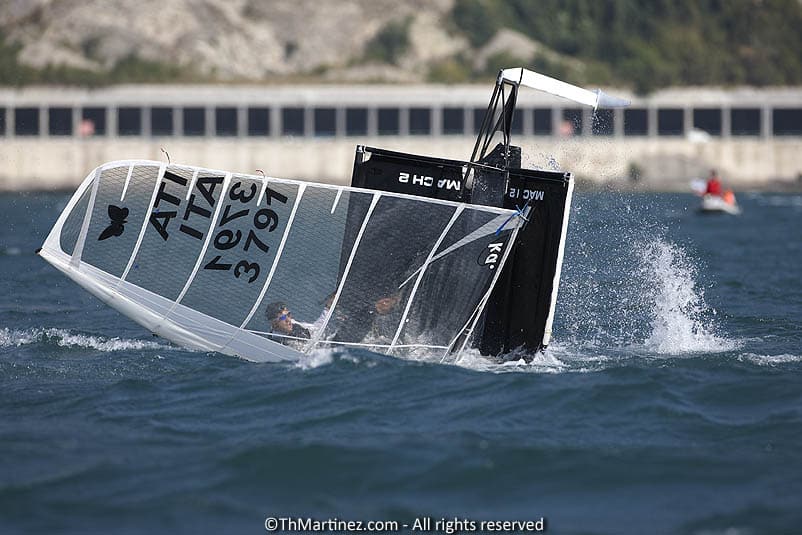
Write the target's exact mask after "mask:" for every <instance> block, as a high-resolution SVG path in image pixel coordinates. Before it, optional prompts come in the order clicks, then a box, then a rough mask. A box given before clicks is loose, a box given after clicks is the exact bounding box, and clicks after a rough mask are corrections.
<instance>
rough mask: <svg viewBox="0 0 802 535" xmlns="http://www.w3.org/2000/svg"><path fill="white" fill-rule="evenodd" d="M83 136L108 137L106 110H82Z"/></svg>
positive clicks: (81, 132)
mask: <svg viewBox="0 0 802 535" xmlns="http://www.w3.org/2000/svg"><path fill="white" fill-rule="evenodd" d="M80 128H81V131H80V134H81V135H82V136H86V137H91V136H105V135H106V108H84V109H82V110H81V127H80Z"/></svg>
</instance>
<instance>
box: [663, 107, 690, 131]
mask: <svg viewBox="0 0 802 535" xmlns="http://www.w3.org/2000/svg"><path fill="white" fill-rule="evenodd" d="M657 133H658V135H661V136H681V135H683V134H684V133H685V119H684V114H683V110H681V109H679V108H663V109H659V110H657Z"/></svg>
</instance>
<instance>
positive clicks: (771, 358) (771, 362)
mask: <svg viewBox="0 0 802 535" xmlns="http://www.w3.org/2000/svg"><path fill="white" fill-rule="evenodd" d="M739 360H741V361H744V360H747V361H749V362H751V363H752V364H757V365H758V366H777V365H779V364H794V363H797V362H802V355H790V354H787V353H786V354H782V355H758V354H756V353H745V354H744V355H741V356H740V357H739Z"/></svg>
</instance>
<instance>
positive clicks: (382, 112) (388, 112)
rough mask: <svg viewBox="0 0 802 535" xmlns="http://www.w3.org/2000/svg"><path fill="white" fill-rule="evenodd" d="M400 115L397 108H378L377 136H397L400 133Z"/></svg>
mask: <svg viewBox="0 0 802 535" xmlns="http://www.w3.org/2000/svg"><path fill="white" fill-rule="evenodd" d="M400 117H401V113H400V110H399V109H398V108H379V110H378V119H379V135H380V136H397V135H398V134H399V133H400V132H401V119H400Z"/></svg>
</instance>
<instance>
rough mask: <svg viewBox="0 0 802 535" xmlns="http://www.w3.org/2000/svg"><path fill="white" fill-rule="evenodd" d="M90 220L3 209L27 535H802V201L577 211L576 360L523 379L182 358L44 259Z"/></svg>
mask: <svg viewBox="0 0 802 535" xmlns="http://www.w3.org/2000/svg"><path fill="white" fill-rule="evenodd" d="M68 197H69V195H68V194H67V193H51V194H44V193H37V194H13V195H12V194H3V195H0V532H2V533H4V534H7V533H81V534H84V533H265V520H266V519H267V518H268V517H275V518H279V519H280V518H307V517H309V518H314V519H318V520H326V519H335V518H336V519H339V520H354V521H358V520H361V521H364V522H367V521H369V520H381V521H395V522H398V525H399V528H398V530H397V531H393V530H389V531H388V532H397V533H412V532H413V527H414V522H415V519H419V520H420V519H424V518H429V519H431V526H432V527H434V526H435V525H436V524H435V522H436V521H438V520H441V519H442V520H445V521H449V520H451V521H453V520H455V519H458V520H471V521H473V522H476V523H477V525H478V524H479V522H481V521H487V520H534V521H537V520H540V519H541V518H542V519H544V523H543V524H540V525H541V526H542V525H545V528H546V532H548V533H559V534H619V533H621V534H662V533H670V534H674V533H679V534H695V535H757V534H773V533H777V534H792V533H802V195H800V194H772V193H743V194H741V195H740V196H739V201H740V203H741V205H742V208H743V214H742V215H741V216H738V217H733V216H702V215H699V214H698V213H696V211H695V209H696V206H697V200H696V198H694V197H693V196H691V195H680V194H645V193H644V194H632V193H628V194H622V193H613V192H602V193H598V192H597V193H587V192H584V193H583V192H579V193H577V194H576V195H575V198H574V210H573V212H572V215H571V222H570V227H569V235H568V242H567V246H566V257H565V267H564V270H563V279H562V284H561V287H560V294H559V301H558V306H557V315H556V318H555V328H554V332H555V335H554V339H553V345H552V346H551V347H550V348H549V350H548V352H547V353H546V354H545V355H543V356H539V357H537V358H536V359H535V361H534V362H533V363H532V364H521V363H518V364H516V363H512V364H506V365H498V364H494V363H492V362H490V361H487V360H486V359H484V358H482V357H481V356H479V355H475V354H469V355H467V356H466V357H465V358H463V359H462V360H461V361H460V362H458V363H455V364H436V363H425V362H418V361H405V360H400V359H396V358H392V357H386V356H382V355H378V354H374V353H370V352H367V351H362V350H348V351H334V352H321V353H317V354H314V355H312V356H310V357H308V358H307V359H305V360H303V361H302V362H300V363H298V364H254V363H250V362H245V361H243V360H239V359H236V358H232V357H227V356H223V355H220V354H214V353H201V352H192V351H187V350H184V349H181V348H179V347H175V346H173V345H171V344H170V343H168V342H167V341H165V340H162V339H158V338H154V337H152V336H151V335H150V333H148V332H146V331H145V330H144V329H142V328H140V327H139V326H138V325H136V324H134V323H132V322H131V321H129V320H128V319H126V318H125V317H123V316H121V315H119V314H118V313H117V312H115V311H113V310H112V309H110V308H107V307H106V306H104V305H102V304H100V303H99V302H98V301H96V300H95V299H94V298H93V297H91V296H90V295H89V294H88V293H86V292H85V291H84V290H82V289H80V288H79V287H78V286H76V285H75V284H74V283H72V282H71V281H69V280H68V279H66V278H65V277H63V276H62V275H61V274H60V273H58V272H57V271H56V270H55V269H53V268H51V267H50V266H49V265H47V264H46V263H45V262H44V261H43V260H41V259H40V258H39V257H37V256H36V255H35V254H34V250H35V249H36V248H37V247H39V246H40V245H41V243H42V241H43V240H44V237H45V235H46V233H47V232H48V230H49V228H50V226H51V225H52V224H53V222H54V221H55V219H56V217H57V215H58V213H59V212H60V210H61V209H62V208H63V207H64V206H65V204H66V202H67V200H68ZM404 524H406V525H407V526H408V527H407V528H405V527H403V525H404ZM448 525H450V526H451V527H460V526H458V525H457V524H455V523H453V522H452V523H451V524H448V523H447V522H446V523H443V524H440V527H441V529H440V531H439V532H440V533H449V532H453V531H455V530H452V529H448V528H447V526H448ZM461 527H463V528H464V527H465V524H463V525H462V526H461ZM302 531H303V530H302ZM305 531H306V532H311V530H308V529H307V530H305ZM289 532H290V531H286V530H285V531H283V533H289ZM462 532H468V531H466V530H465V529H463V530H462Z"/></svg>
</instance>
